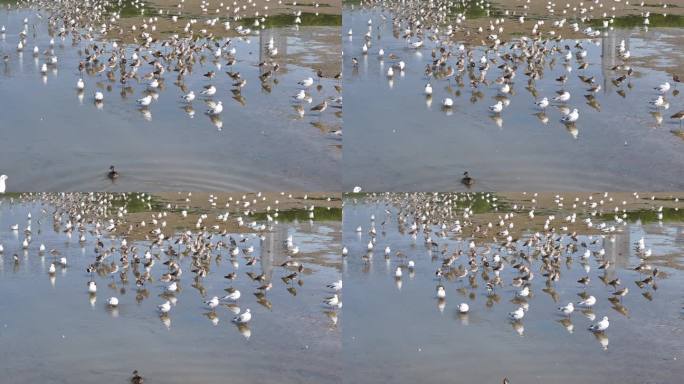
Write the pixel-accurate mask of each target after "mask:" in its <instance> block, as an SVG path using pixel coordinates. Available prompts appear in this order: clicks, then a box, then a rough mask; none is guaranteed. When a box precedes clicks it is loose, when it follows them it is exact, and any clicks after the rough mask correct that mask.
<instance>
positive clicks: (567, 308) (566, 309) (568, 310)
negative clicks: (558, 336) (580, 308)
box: [558, 303, 575, 316]
mask: <svg viewBox="0 0 684 384" xmlns="http://www.w3.org/2000/svg"><path fill="white" fill-rule="evenodd" d="M558 310H559V311H560V312H561V313H563V314H564V315H565V316H570V314H571V313H572V312H573V311H574V310H575V306H574V305H573V304H572V303H568V304H567V305H564V306H562V307H558Z"/></svg>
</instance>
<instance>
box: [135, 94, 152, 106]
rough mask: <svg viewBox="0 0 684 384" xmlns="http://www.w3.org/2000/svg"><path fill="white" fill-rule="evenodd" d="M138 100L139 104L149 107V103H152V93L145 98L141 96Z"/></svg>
mask: <svg viewBox="0 0 684 384" xmlns="http://www.w3.org/2000/svg"><path fill="white" fill-rule="evenodd" d="M137 102H138V105H141V106H143V107H147V106H148V105H150V104H151V103H152V95H147V96H145V97H143V98H140V99H138V100H137Z"/></svg>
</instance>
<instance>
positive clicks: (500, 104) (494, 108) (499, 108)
mask: <svg viewBox="0 0 684 384" xmlns="http://www.w3.org/2000/svg"><path fill="white" fill-rule="evenodd" d="M489 110H490V111H492V112H494V113H500V112H501V111H503V102H502V101H501V100H499V101H497V102H496V104H494V105H492V106H490V107H489Z"/></svg>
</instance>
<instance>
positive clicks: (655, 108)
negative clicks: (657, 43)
mask: <svg viewBox="0 0 684 384" xmlns="http://www.w3.org/2000/svg"><path fill="white" fill-rule="evenodd" d="M529 3H530V1H529V0H527V1H525V2H524V4H523V6H522V7H514V8H511V9H508V8H506V9H499V8H497V10H496V12H494V6H497V7H502V8H503V7H506V5H505V4H503V3H501V2H498V3H496V4H494V3H492V2H489V1H486V0H476V1H470V0H432V1H429V2H427V4H426V2H423V1H394V0H364V1H363V2H362V3H361V7H362V8H364V7H365V8H367V9H369V10H373V11H377V10H379V11H377V12H374V13H370V16H369V18H368V21H367V28H366V29H365V30H364V29H362V30H360V31H359V30H353V29H348V31H347V34H348V36H349V38H350V39H356V38H359V37H361V41H360V42H356V40H353V41H354V43H353V44H354V45H353V46H354V52H352V56H353V57H352V58H351V61H352V62H351V65H352V68H353V71H354V72H357V71H358V68H359V60H360V59H359V58H360V57H362V60H367V58H368V57H377V59H378V62H379V65H380V69H381V70H384V69H383V68H384V67H385V61H386V60H387V61H388V66H387V69H386V70H385V77H386V78H387V80H388V81H389V84H390V88H392V87H393V84H394V81H395V79H400V80H399V81H401V79H402V78H403V77H405V76H406V73H407V72H409V71H408V69H407V61H409V58H410V59H411V60H415V59H414V57H422V56H423V53H425V52H427V53H428V54H427V55H424V56H425V59H422V61H423V62H424V63H425V65H424V68H411V74H414V73H417V74H421V73H422V76H423V79H424V80H423V81H424V82H425V83H424V84H425V85H424V87H423V89H421V90H416V92H415V93H416V94H422V95H423V96H424V97H425V98H426V103H427V105H428V107H430V106H431V104H432V98H433V95H436V94H437V90H438V89H445V91H446V93H447V94H446V96H444V97H442V98H441V107H442V110H444V111H445V112H447V113H448V114H451V113H452V111H453V109H454V108H455V107H456V105H455V100H454V98H453V95H456V96H460V95H461V94H462V93H464V92H467V91H468V90H469V92H470V98H469V101H470V103H476V102H479V101H481V100H483V99H484V98H485V93H484V91H487V92H488V93H490V94H492V95H493V98H494V103H493V104H492V105H490V106H489V111H490V113H491V116H490V117H491V118H492V119H493V120H494V121H495V122H496V124H497V125H498V126H501V125H502V123H503V118H502V115H503V114H505V113H506V109H507V108H508V107H509V106H510V104H511V103H512V100H513V97H512V96H513V95H515V94H516V90H517V89H518V88H521V87H524V89H525V90H526V91H527V92H528V93H529V94H530V95H531V97H532V100H531V101H530V107H529V108H530V109H532V110H535V115H536V116H537V117H538V119H539V120H540V121H541V122H542V123H543V124H547V123H548V122H549V117H548V114H547V113H548V112H549V109H550V108H551V107H556V108H557V109H558V110H559V111H560V115H559V121H560V122H561V123H563V124H565V125H567V126H569V127H568V128H569V129H570V130H571V133H572V132H575V133H573V136H575V137H576V132H577V130H576V129H575V123H576V122H577V121H579V120H580V108H579V103H580V101H581V100H582V101H584V102H585V103H586V105H588V106H589V107H590V108H592V109H593V110H595V111H598V112H600V111H601V104H600V99H601V95H600V92H601V91H602V90H603V86H602V84H604V83H610V84H612V86H613V87H614V89H615V92H616V93H617V94H618V95H620V96H621V97H622V98H625V97H627V94H628V93H629V92H630V91H632V90H633V88H634V87H635V85H634V83H633V82H632V79H633V78H637V77H642V76H643V73H644V72H640V71H639V69H638V68H635V67H633V66H632V64H631V59H633V58H634V56H633V55H632V53H631V52H630V50H629V48H628V46H627V44H626V43H625V40H624V39H623V40H621V41H620V42H619V44H618V45H617V47H616V48H615V49H616V51H615V52H614V55H615V57H616V60H617V64H615V65H612V66H611V67H610V68H608V70H607V73H608V74H607V75H606V77H608V76H610V77H609V78H605V79H604V78H603V75H602V74H597V73H596V71H595V68H597V66H598V67H601V65H602V64H601V62H600V61H599V62H597V60H601V59H602V58H599V57H593V55H596V54H594V53H592V54H590V52H593V51H592V50H591V49H590V46H598V45H600V43H601V42H600V40H597V38H599V37H601V36H602V31H605V30H608V29H612V28H613V27H612V25H613V23H614V21H615V18H616V16H615V13H616V12H619V11H620V9H617V8H616V7H624V9H625V10H626V9H629V7H630V5H629V3H628V2H625V3H611V2H608V1H602V0H596V1H587V2H580V3H579V4H576V3H575V4H570V3H569V2H568V3H566V2H547V4H546V6H545V7H544V10H543V11H541V12H543V14H535V13H534V12H533V10H531V9H530V8H529ZM631 7H634V8H635V9H634V10H631V11H630V12H638V14H640V15H641V17H643V25H644V26H645V27H646V28H647V27H648V25H649V17H650V16H651V12H650V10H648V9H647V8H646V7H655V5H653V4H650V5H649V4H644V3H643V2H641V4H635V5H631ZM520 8H522V9H520ZM661 10H662V12H663V13H664V14H667V12H668V9H667V5H665V6H664V8H662V7H661ZM471 11H472V12H473V13H477V12H476V11H479V12H482V14H483V15H486V18H484V19H479V20H478V21H477V23H475V24H474V23H471V19H470V16H469V15H470V13H471ZM537 12H539V11H537ZM388 15H389V16H388ZM493 15H495V16H493ZM388 18H391V20H390V21H388V20H387V19H388ZM595 21H599V22H601V25H600V26H597V25H595V23H592V22H595ZM390 22H391V24H389V23H390ZM388 25H391V31H386V29H387V27H388ZM385 35H391V37H390V38H392V37H393V38H394V39H395V40H398V41H401V40H403V41H405V43H404V45H399V46H398V47H395V48H393V49H390V48H388V47H383V46H378V47H376V45H379V44H388V45H392V47H394V45H396V44H395V43H393V42H390V41H388V38H385ZM564 35H565V36H567V37H563V36H564ZM598 51H600V50H598ZM602 56H603V55H602ZM556 67H560V69H559V70H558V69H556ZM549 73H551V74H549ZM669 76H670V77H671V79H669V78H662V79H660V81H661V83H660V84H657V83H656V84H653V85H652V88H653V89H651V90H650V92H649V93H650V94H651V95H652V96H651V99H650V100H647V101H648V103H649V104H648V108H649V112H650V113H651V115H652V117H653V119H655V125H656V126H660V125H661V124H662V122H663V112H664V111H666V110H667V109H669V108H670V104H671V100H673V99H674V98H676V97H677V96H678V95H679V91H678V90H677V88H676V85H677V84H678V83H680V82H681V80H680V78H679V76H678V75H677V74H671V75H669ZM519 77H523V78H524V83H523V85H520V82H519V81H516V80H517V78H519ZM549 78H553V79H554V80H555V81H554V82H553V84H551V85H546V84H547V83H551V80H548V79H549ZM541 81H544V83H545V86H544V87H543V88H549V87H555V90H554V92H553V93H550V92H548V91H547V90H546V89H545V90H542V91H540V90H538V89H537V85H538V84H537V83H538V82H541ZM655 81H658V80H655ZM438 85H439V87H438ZM577 90H579V92H580V95H577V94H576V93H577ZM571 91H572V92H571ZM604 91H605V90H604ZM645 102H646V101H644V103H645ZM670 118H671V119H674V120H676V121H679V122H680V124H681V122H682V120H684V110H683V111H681V112H677V113H675V114H672V115H670Z"/></svg>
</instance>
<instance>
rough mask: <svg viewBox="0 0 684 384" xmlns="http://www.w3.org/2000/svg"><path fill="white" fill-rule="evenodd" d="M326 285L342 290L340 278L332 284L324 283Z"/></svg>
mask: <svg viewBox="0 0 684 384" xmlns="http://www.w3.org/2000/svg"><path fill="white" fill-rule="evenodd" d="M326 287H328V288H330V289H332V290H335V291H341V290H342V280H337V281H336V282H334V283H332V284H328V285H326Z"/></svg>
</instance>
